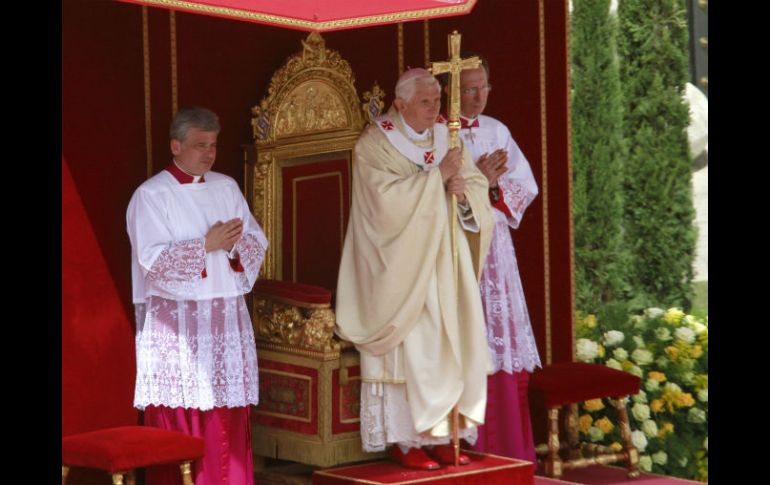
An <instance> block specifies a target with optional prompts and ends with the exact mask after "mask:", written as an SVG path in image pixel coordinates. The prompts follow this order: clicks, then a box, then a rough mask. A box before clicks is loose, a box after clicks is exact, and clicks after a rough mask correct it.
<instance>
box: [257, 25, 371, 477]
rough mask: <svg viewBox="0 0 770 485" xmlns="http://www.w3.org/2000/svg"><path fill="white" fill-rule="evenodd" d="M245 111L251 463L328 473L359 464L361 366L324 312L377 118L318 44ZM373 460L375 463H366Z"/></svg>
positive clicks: (294, 59)
mask: <svg viewBox="0 0 770 485" xmlns="http://www.w3.org/2000/svg"><path fill="white" fill-rule="evenodd" d="M302 47H303V48H302V51H301V52H299V53H297V54H295V55H293V56H291V57H289V59H288V60H287V61H286V62H285V64H284V65H283V66H282V67H281V68H280V69H279V70H278V71H276V72H275V73H274V75H273V78H272V80H271V82H270V86H269V88H268V92H267V96H266V97H265V98H264V99H262V101H261V102H260V103H259V105H257V106H255V107H253V108H252V120H251V123H252V127H253V135H254V138H253V143H251V144H250V145H246V146H244V153H245V161H246V164H245V168H246V177H245V180H246V183H245V192H246V198H247V199H248V200H249V202H250V204H251V207H252V212H253V213H254V216H255V218H256V219H257V221H258V222H259V223H260V225H261V226H262V228H263V229H264V231H265V234H266V236H267V238H268V241H269V248H268V251H267V254H266V257H265V262H264V264H263V267H262V272H261V274H260V278H259V280H258V281H257V284H256V285H255V287H254V290H253V292H252V295H251V298H250V303H249V305H250V311H251V316H252V322H253V324H254V330H255V336H256V338H257V348H258V355H259V360H260V363H259V365H260V406H259V407H258V408H257V409H256V410H255V413H254V414H255V423H257V424H256V425H255V426H258V427H259V429H258V430H257V432H255V437H254V452H255V454H257V455H261V456H269V457H274V458H282V459H288V460H293V461H301V462H304V463H308V464H313V465H319V466H331V465H335V464H337V463H341V462H346V461H355V460H357V459H365V458H367V456H365V455H363V454H362V453H361V450H360V435H359V433H358V423H359V420H358V392H357V390H358V389H360V378H358V377H356V376H357V375H360V373H358V354H357V352H356V351H355V350H354V349H353V348H352V345H351V344H349V343H348V342H344V341H341V340H339V339H338V338H337V337H335V336H334V334H333V330H334V323H335V319H334V312H333V310H332V307H331V303H332V299H333V293H334V290H335V288H336V284H337V272H338V269H339V262H340V258H341V255H342V245H343V242H344V237H345V230H346V225H347V221H348V213H349V210H350V189H351V167H352V161H353V148H354V146H355V143H356V140H357V138H358V135H359V134H360V132H361V130H362V129H363V128H364V127H365V126H366V123H367V122H368V121H370V120H371V119H372V118H374V117H376V116H377V115H379V113H380V112H381V110H382V107H383V102H382V98H383V96H384V93H383V92H382V91H381V90H380V89H379V87H378V86H377V85H376V84H375V86H374V88H373V90H372V92H367V93H365V94H364V99H365V100H366V102H365V103H363V104H362V102H361V101H360V99H359V96H358V94H357V92H356V88H355V79H354V76H353V72H352V70H351V68H350V65H349V64H348V63H347V61H345V60H344V59H342V58H341V57H340V55H339V53H337V52H336V51H333V50H329V49H327V48H326V47H325V43H324V40H323V39H322V38H321V36H320V35H319V34H318V33H311V34H310V35H309V36H308V37H307V39H306V40H305V41H303V42H302ZM368 458H370V456H369V457H368Z"/></svg>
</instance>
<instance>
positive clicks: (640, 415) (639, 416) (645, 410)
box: [631, 402, 650, 421]
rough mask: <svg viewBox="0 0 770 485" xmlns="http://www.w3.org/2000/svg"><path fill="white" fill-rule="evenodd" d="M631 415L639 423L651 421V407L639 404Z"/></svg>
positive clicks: (632, 409) (633, 408)
mask: <svg viewBox="0 0 770 485" xmlns="http://www.w3.org/2000/svg"><path fill="white" fill-rule="evenodd" d="M631 414H633V415H634V418H636V420H637V421H644V420H646V419H650V406H648V405H646V404H642V403H640V402H638V403H636V404H634V405H633V407H631Z"/></svg>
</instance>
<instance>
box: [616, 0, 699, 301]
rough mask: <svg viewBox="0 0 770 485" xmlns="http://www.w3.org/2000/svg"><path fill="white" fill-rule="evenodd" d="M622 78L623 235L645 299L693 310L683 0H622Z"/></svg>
mask: <svg viewBox="0 0 770 485" xmlns="http://www.w3.org/2000/svg"><path fill="white" fill-rule="evenodd" d="M618 18H619V22H620V24H619V25H620V35H619V38H618V52H619V54H620V65H621V69H620V79H621V85H622V87H623V95H624V96H623V97H624V101H625V110H624V113H625V114H624V127H625V133H626V137H627V140H628V141H629V155H628V158H627V161H626V165H625V178H624V182H625V204H624V227H625V230H626V233H625V239H626V242H627V245H628V247H629V249H630V252H631V265H630V268H629V270H630V271H629V274H630V276H631V280H630V281H631V283H632V284H633V285H634V293H635V294H636V295H638V296H639V297H640V298H639V300H640V301H638V302H637V303H639V304H641V305H651V304H654V305H656V306H660V305H667V306H681V307H683V308H685V309H686V310H689V307H690V301H691V298H692V295H691V291H692V290H691V280H692V277H693V271H692V264H693V259H694V256H695V240H696V229H695V227H694V225H693V219H694V209H693V206H692V172H691V163H690V158H689V154H688V145H687V132H686V129H687V125H688V124H689V112H688V108H687V105H686V104H685V103H684V101H683V100H682V94H683V93H684V86H685V83H686V82H687V79H688V59H687V52H688V51H687V45H688V44H687V42H688V30H687V22H686V10H685V8H684V2H683V0H621V1H620V4H619V8H618Z"/></svg>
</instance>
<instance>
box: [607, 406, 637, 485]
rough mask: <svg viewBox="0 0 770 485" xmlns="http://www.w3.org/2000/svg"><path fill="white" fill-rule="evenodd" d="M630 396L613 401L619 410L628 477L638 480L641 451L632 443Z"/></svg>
mask: <svg viewBox="0 0 770 485" xmlns="http://www.w3.org/2000/svg"><path fill="white" fill-rule="evenodd" d="M627 400H628V396H621V397H619V398H618V399H613V400H612V402H613V404H615V409H617V410H618V420H619V421H620V435H621V436H622V437H623V451H624V453H625V455H626V456H627V457H628V460H627V463H628V477H629V478H636V477H638V476H639V450H637V449H636V447H635V446H634V443H633V441H631V427H630V426H629V424H628V411H627V410H626V401H627Z"/></svg>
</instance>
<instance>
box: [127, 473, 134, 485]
mask: <svg viewBox="0 0 770 485" xmlns="http://www.w3.org/2000/svg"><path fill="white" fill-rule="evenodd" d="M126 485H136V472H134V470H130V471H128V472H127V473H126Z"/></svg>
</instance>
